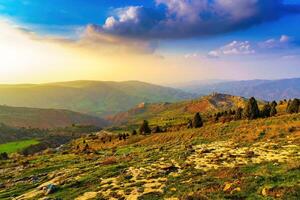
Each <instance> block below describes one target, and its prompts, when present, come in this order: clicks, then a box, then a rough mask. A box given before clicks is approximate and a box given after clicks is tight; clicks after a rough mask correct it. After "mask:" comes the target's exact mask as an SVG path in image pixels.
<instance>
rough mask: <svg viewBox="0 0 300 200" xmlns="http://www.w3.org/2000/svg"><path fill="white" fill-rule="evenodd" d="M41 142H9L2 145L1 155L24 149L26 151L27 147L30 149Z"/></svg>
mask: <svg viewBox="0 0 300 200" xmlns="http://www.w3.org/2000/svg"><path fill="white" fill-rule="evenodd" d="M38 143H39V141H38V140H35V139H31V140H20V141H16V142H8V143H5V144H0V153H4V152H6V153H8V154H10V153H15V152H18V151H20V150H22V149H25V148H26V147H29V146H30V145H35V144H38Z"/></svg>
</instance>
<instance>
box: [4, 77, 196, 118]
mask: <svg viewBox="0 0 300 200" xmlns="http://www.w3.org/2000/svg"><path fill="white" fill-rule="evenodd" d="M0 93H1V98H0V104H2V105H9V106H18V107H34V108H54V109H67V110H72V111H76V112H81V113H87V114H91V115H94V116H104V115H108V114H115V113H117V112H120V111H126V110H128V109H130V108H132V107H133V106H135V105H137V104H138V103H140V102H148V103H153V102H165V101H168V102H174V101H178V100H183V99H189V98H192V97H195V96H196V95H193V94H190V93H186V92H183V91H181V90H177V89H172V88H168V87H162V86H158V85H153V84H148V83H144V82H138V81H126V82H100V81H73V82H61V83H48V84H36V85H35V84H26V85H0Z"/></svg>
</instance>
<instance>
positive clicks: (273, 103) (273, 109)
mask: <svg viewBox="0 0 300 200" xmlns="http://www.w3.org/2000/svg"><path fill="white" fill-rule="evenodd" d="M276 107H277V103H276V101H273V102H272V103H271V111H270V116H271V117H273V116H275V115H276V114H277V109H276Z"/></svg>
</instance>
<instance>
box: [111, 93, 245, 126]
mask: <svg viewBox="0 0 300 200" xmlns="http://www.w3.org/2000/svg"><path fill="white" fill-rule="evenodd" d="M246 101H247V99H245V98H243V97H238V96H232V95H227V94H218V93H214V94H211V95H208V96H204V97H200V98H197V99H193V100H187V101H181V102H176V103H152V104H148V103H141V104H139V105H137V106H136V107H134V108H132V109H130V110H129V111H127V112H121V113H118V114H116V115H113V116H110V117H107V118H106V119H107V120H109V121H111V122H112V123H114V124H126V123H127V124H137V123H140V122H141V120H143V119H148V120H150V123H154V124H160V125H165V124H178V123H182V122H183V121H186V120H187V118H190V117H192V116H193V115H194V114H195V113H197V112H201V113H206V114H208V113H213V112H217V111H222V110H228V109H236V108H237V107H243V106H244V104H245V102H246Z"/></svg>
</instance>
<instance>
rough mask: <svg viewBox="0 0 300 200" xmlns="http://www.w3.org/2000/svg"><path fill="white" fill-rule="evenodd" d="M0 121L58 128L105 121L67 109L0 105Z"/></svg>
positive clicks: (25, 125)
mask: <svg viewBox="0 0 300 200" xmlns="http://www.w3.org/2000/svg"><path fill="white" fill-rule="evenodd" d="M0 123H4V124H7V125H9V126H13V127H25V128H29V127H31V128H42V129H45V128H58V127H67V126H71V125H72V124H82V125H95V126H98V127H103V126H106V125H107V122H106V121H105V120H103V119H101V118H98V117H93V116H89V115H86V114H81V113H77V112H73V111H69V110H59V109H39V108H25V107H10V106H0Z"/></svg>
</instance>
